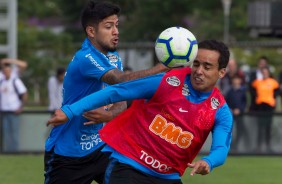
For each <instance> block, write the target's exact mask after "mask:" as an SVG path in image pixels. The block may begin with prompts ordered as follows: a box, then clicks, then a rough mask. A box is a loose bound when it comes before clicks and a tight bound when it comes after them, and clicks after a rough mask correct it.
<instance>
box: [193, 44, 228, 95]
mask: <svg viewBox="0 0 282 184" xmlns="http://www.w3.org/2000/svg"><path fill="white" fill-rule="evenodd" d="M218 59H219V53H218V52H217V51H212V50H207V49H199V51H198V54H197V57H196V59H195V60H194V63H193V67H192V74H191V83H192V86H193V88H194V89H196V90H198V91H201V92H209V91H211V90H212V89H213V87H214V86H215V85H216V82H217V80H218V79H219V78H222V77H223V76H224V74H225V71H226V69H225V68H224V69H221V70H219V69H218Z"/></svg>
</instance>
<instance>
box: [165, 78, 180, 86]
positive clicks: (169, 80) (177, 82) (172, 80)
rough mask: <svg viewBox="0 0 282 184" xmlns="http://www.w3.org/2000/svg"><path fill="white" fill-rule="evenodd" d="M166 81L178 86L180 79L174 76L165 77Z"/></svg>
mask: <svg viewBox="0 0 282 184" xmlns="http://www.w3.org/2000/svg"><path fill="white" fill-rule="evenodd" d="M166 82H167V83H168V84H169V85H172V86H179V85H180V80H179V79H178V78H177V77H176V76H172V77H168V78H166Z"/></svg>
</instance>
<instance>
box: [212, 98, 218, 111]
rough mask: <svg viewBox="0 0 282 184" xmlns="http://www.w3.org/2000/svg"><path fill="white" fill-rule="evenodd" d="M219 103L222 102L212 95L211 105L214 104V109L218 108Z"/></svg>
mask: <svg viewBox="0 0 282 184" xmlns="http://www.w3.org/2000/svg"><path fill="white" fill-rule="evenodd" d="M219 105H220V103H219V101H218V99H217V98H214V97H212V98H211V106H212V109H217V108H218V106H219Z"/></svg>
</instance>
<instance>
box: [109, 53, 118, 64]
mask: <svg viewBox="0 0 282 184" xmlns="http://www.w3.org/2000/svg"><path fill="white" fill-rule="evenodd" d="M107 57H108V58H109V60H110V61H111V62H117V61H118V56H116V55H114V54H107Z"/></svg>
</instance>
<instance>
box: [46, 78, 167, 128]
mask: <svg viewBox="0 0 282 184" xmlns="http://www.w3.org/2000/svg"><path fill="white" fill-rule="evenodd" d="M162 76H163V74H158V75H154V76H151V77H146V78H142V79H139V80H133V81H129V82H124V83H120V84H116V85H112V86H108V87H106V88H104V89H103V90H100V91H98V92H96V93H93V94H91V95H88V96H87V97H84V98H82V99H81V100H79V101H77V102H75V103H73V104H71V105H64V106H63V107H62V108H61V109H60V110H56V111H55V114H54V116H53V117H52V118H51V119H50V120H49V121H48V123H47V125H54V126H57V125H60V124H62V123H65V122H66V121H68V120H70V119H72V117H73V116H78V115H81V114H83V113H84V112H87V111H89V110H92V109H96V108H99V107H102V106H104V105H107V104H112V103H116V102H121V101H126V100H133V99H150V98H151V97H152V96H153V95H154V93H155V91H156V90H157V88H158V86H159V84H160V81H161V79H162Z"/></svg>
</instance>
